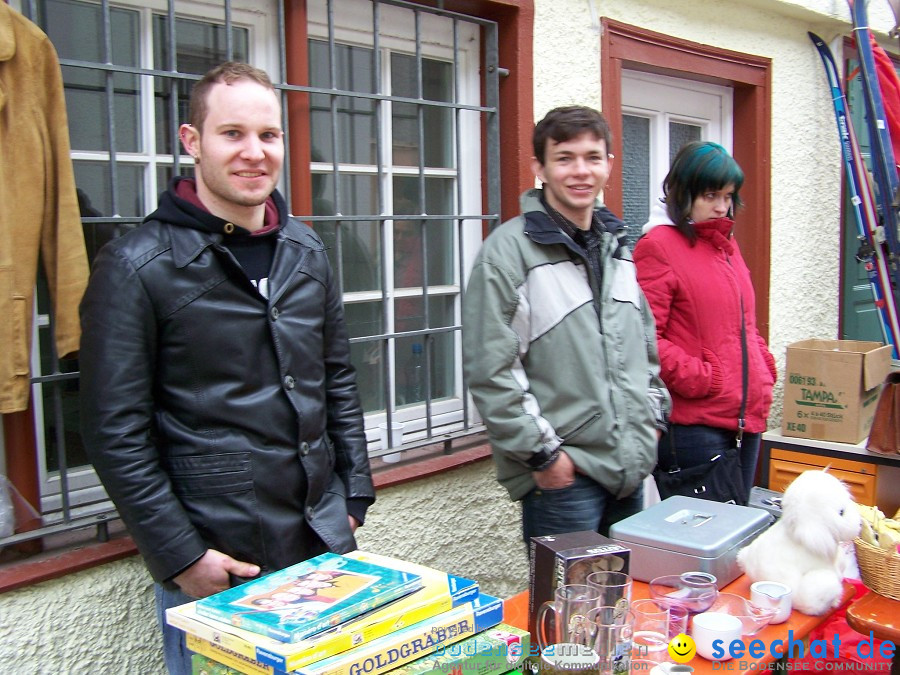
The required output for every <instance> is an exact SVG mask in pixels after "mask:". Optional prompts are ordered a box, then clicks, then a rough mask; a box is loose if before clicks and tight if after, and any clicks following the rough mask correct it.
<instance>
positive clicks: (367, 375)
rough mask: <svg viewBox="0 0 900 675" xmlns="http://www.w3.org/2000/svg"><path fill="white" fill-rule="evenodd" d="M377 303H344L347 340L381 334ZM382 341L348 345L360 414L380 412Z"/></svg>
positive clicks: (382, 388) (382, 384) (380, 312)
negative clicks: (359, 400)
mask: <svg viewBox="0 0 900 675" xmlns="http://www.w3.org/2000/svg"><path fill="white" fill-rule="evenodd" d="M382 307H383V305H382V303H381V301H377V302H348V303H345V304H344V318H345V320H346V322H347V332H348V334H349V335H350V337H351V338H353V337H362V336H367V335H378V334H380V333H382V332H383V331H382V324H381V317H382V314H383V311H382ZM383 349H384V343H382V342H374V341H373V342H357V343H354V344H351V345H350V360H351V362H352V363H353V366H354V367H355V368H356V382H357V385H358V386H359V396H360V399H361V400H362V406H363V411H364V412H367V413H370V412H376V411H379V410H384V408H385V405H384V368H383Z"/></svg>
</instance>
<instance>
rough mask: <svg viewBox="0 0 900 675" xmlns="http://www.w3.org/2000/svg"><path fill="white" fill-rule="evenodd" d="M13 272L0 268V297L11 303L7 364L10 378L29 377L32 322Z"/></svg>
mask: <svg viewBox="0 0 900 675" xmlns="http://www.w3.org/2000/svg"><path fill="white" fill-rule="evenodd" d="M14 284H15V279H14V275H13V270H12V269H11V268H9V267H3V268H0V295H2V297H3V298H4V300H3V301H4V302H7V301H8V302H9V308H10V313H11V317H10V319H11V320H10V321H9V323H8V324H7V325H8V326H9V328H8V329H7V330H8V331H9V333H7V334H6V340H7V341H6V343H5V345H4V346H5V347H6V348H7V349H8V350H9V357H8V359H9V360H8V361H7V363H8V364H9V366H8V367H9V368H10V370H9V371H7V372H8V373H9V375H10V376H13V377H19V376H23V375H25V376H27V375H28V373H29V372H31V370H30V368H29V363H28V334H29V331H30V330H31V322H30V321H29V318H28V316H27V312H26V310H27V308H28V302H27V301H26V299H25V296H24V295H22V294H21V293H16V289H15V286H14Z"/></svg>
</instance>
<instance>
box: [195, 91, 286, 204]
mask: <svg viewBox="0 0 900 675" xmlns="http://www.w3.org/2000/svg"><path fill="white" fill-rule="evenodd" d="M207 110H208V112H207V114H206V119H205V120H204V122H203V131H202V133H201V132H200V130H198V129H196V128H194V127H192V126H190V125H184V126H182V141H183V143H184V147H185V149H186V150H187V151H188V152H189V153H190V154H192V155H193V156H194V157H195V158H197V165H196V176H197V194H198V196H199V197H200V199H201V200H202V201H203V203H204V205H205V206H206V207H207V208H208V209H209V210H210V211H211V212H212V213H216V212H217V211H223V210H224V211H225V212H226V213H227V212H230V211H233V210H234V209H235V208H236V207H237V208H241V207H256V206H259V205H260V204H263V203H265V201H266V199H267V198H268V197H269V195H270V194H272V191H273V190H274V189H275V184H276V183H277V182H278V177H279V176H280V175H281V168H282V166H283V164H284V134H283V133H282V130H281V106H280V104H279V102H278V97H277V96H276V95H275V92H274V91H272V90H271V89H268V88H267V87H264V86H263V85H261V84H258V83H257V82H254V81H252V80H237V81H235V82H232V83H231V84H225V83H224V82H219V83H217V84H214V85H213V86H212V87H211V88H210V90H209V94H208V97H207Z"/></svg>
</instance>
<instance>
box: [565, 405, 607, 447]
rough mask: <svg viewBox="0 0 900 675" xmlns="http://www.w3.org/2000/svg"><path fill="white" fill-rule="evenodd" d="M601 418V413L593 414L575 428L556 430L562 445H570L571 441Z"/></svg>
mask: <svg viewBox="0 0 900 675" xmlns="http://www.w3.org/2000/svg"><path fill="white" fill-rule="evenodd" d="M602 417H603V413H602V412H598V413H595V414H593V415H591V416H590V417H588V418H587V419H586V420H585V421H583V422H581V423H580V424H578V425H577V426H575V427H574V428H573V429H571V430H558V433H559V436H560V438H562V439H563V445H571V441H572V440H574V439H576V438H578V437H579V436H580V435H581V434H583V433H584V432H585V431H587V429H588V428H589V427H590V426H592V425H593V424H595V423H596V422H599V421H600V419H601V418H602Z"/></svg>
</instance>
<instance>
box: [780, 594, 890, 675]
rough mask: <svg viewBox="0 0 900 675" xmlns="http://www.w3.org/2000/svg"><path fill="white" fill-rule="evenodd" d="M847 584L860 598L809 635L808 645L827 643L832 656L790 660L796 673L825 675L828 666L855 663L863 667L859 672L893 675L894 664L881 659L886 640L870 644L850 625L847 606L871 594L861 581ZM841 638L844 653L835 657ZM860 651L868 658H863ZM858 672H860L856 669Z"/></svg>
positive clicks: (851, 600) (806, 655)
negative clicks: (823, 674)
mask: <svg viewBox="0 0 900 675" xmlns="http://www.w3.org/2000/svg"><path fill="white" fill-rule="evenodd" d="M845 581H847V582H849V583H851V584H853V586H854V588H855V589H856V594H855V595H854V596H853V598H851V599H850V600H849V601H848V602H847V603H846V604H845V605H844V606H843V607H841V608H840V609H839V610H838V611H836V612H835V613H834V614H832V615H831V616H830V617H829V619H828V620H827V621H826V622H825V623H823V624H822V625H821V626H819V627H818V628H815V629H813V631H812V632H811V633H810V634H809V638H808V641H807V645H809V644H811V643H812V641H813V640H820V641H824V642H826V643H827V644H828V656H827V657H825V658H822V657H813V656H811V655H810V654H809V653H806V654H805V655H804V657H803V658H802V659H788V662H789V663H791V664H793V665H792V669H793V670H794V671H799V670H806V671H810V672H813V671H818V672H825V671H826V669H827V666H825V665H823V664H825V663H854V664H857V665H859V666H860V667H859V669H858V671H865V672H874V673H889V672H890V671H891V660H890V659H886V658H884V657H883V656H881V643H882V642H884V641H883V640H877V639H874V640H872V641H871V642H870V641H869V636H868V635H863V634H862V633H857V632H856V631H855V630H853V629H852V628H850V626H849V625H848V624H847V616H846V615H847V605H849V604H850V603H851V602H853V600H855V599H856V598H860V597H862V596H863V595H865V594H866V593H871V592H872V591H870V590H869V589H868V588H866V587H865V586H864V585H863V583H862V582H861V581H859V580H858V579H845ZM835 637H837V638H838V639H839V640H840V651H839V652H838V654H837V656H835V654H834V640H835ZM862 642H865V643H866V644H865V645H863V647H862V648H861V649H858V647H859V645H860V643H862ZM860 651H862V655H863V657H865V658H861V657H860ZM853 670H856V669H853Z"/></svg>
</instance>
